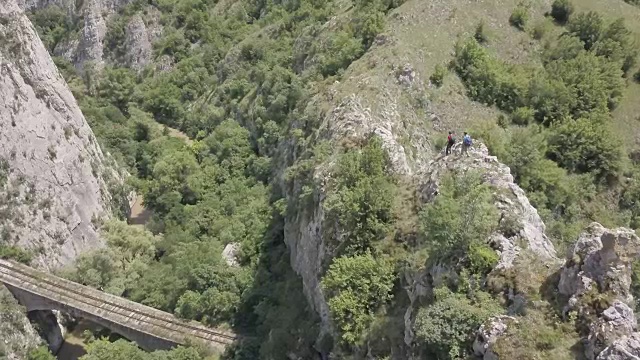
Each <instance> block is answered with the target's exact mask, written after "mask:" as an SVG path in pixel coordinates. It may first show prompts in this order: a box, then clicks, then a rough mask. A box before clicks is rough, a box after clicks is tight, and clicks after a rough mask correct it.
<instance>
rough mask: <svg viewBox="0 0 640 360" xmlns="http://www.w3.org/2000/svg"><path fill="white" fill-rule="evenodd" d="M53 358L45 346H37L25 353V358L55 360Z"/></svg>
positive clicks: (30, 359)
mask: <svg viewBox="0 0 640 360" xmlns="http://www.w3.org/2000/svg"><path fill="white" fill-rule="evenodd" d="M55 358H56V357H55V356H53V354H51V352H50V351H49V349H47V347H46V346H39V347H37V348H35V349H33V350H31V351H30V352H29V354H28V355H27V360H55Z"/></svg>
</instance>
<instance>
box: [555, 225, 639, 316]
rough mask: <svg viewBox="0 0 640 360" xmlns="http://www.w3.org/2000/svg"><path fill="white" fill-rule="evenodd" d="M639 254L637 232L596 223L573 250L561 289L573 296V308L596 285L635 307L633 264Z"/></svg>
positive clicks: (559, 285) (568, 255)
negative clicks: (632, 283) (632, 286)
mask: <svg viewBox="0 0 640 360" xmlns="http://www.w3.org/2000/svg"><path fill="white" fill-rule="evenodd" d="M639 254H640V238H638V236H636V234H635V232H634V231H633V230H630V229H625V228H618V229H614V230H609V229H606V228H605V227H603V226H602V225H600V224H598V223H592V224H591V225H589V227H588V228H587V229H586V231H585V232H583V233H582V234H581V235H580V237H579V238H578V241H577V242H576V244H575V245H574V247H573V248H572V249H570V250H569V253H568V254H567V262H566V264H565V266H564V267H563V269H562V273H561V275H560V282H559V284H558V290H559V291H560V293H561V294H563V295H566V296H569V297H570V300H569V307H570V308H571V307H573V306H574V305H576V303H577V302H578V300H579V298H580V296H581V295H582V294H584V293H585V292H587V291H589V290H591V289H592V287H594V286H596V287H597V289H598V291H600V292H606V293H609V294H611V295H612V296H613V297H615V298H617V299H619V300H621V301H623V302H625V303H627V304H632V303H633V297H632V296H631V293H630V291H629V288H630V287H631V262H632V261H633V259H634V258H636V257H637V256H638V255H639Z"/></svg>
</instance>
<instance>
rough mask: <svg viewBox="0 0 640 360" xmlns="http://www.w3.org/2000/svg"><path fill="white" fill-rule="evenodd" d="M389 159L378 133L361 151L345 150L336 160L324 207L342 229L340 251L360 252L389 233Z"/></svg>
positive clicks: (391, 197) (391, 198) (390, 222)
mask: <svg viewBox="0 0 640 360" xmlns="http://www.w3.org/2000/svg"><path fill="white" fill-rule="evenodd" d="M388 161H389V160H388V157H387V153H386V151H385V150H384V149H383V148H382V141H381V140H380V138H379V137H377V136H373V137H371V138H370V139H369V140H368V141H367V144H366V145H365V146H364V147H363V148H362V149H361V150H360V149H351V150H347V152H346V153H345V154H343V155H342V156H341V157H340V159H339V160H338V164H337V169H336V172H335V185H334V187H335V190H334V192H333V193H332V194H330V195H329V196H328V197H327V200H326V202H325V207H326V209H327V211H328V215H329V216H330V218H331V219H333V220H334V221H335V222H336V223H337V225H338V229H336V230H338V231H340V232H345V236H344V240H343V243H342V244H339V247H340V250H339V251H340V252H341V253H344V254H358V253H360V254H361V253H363V252H366V251H367V250H368V249H371V248H372V247H373V245H374V244H375V243H376V242H378V241H380V240H382V239H384V238H385V237H386V236H388V234H389V231H390V230H391V224H392V220H393V219H392V216H391V215H392V207H393V197H394V191H395V189H394V186H393V183H392V181H391V177H390V176H389V175H388Z"/></svg>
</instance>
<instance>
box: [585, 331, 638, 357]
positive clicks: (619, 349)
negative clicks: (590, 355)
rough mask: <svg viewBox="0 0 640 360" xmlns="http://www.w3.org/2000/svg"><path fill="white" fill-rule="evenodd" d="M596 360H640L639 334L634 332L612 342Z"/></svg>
mask: <svg viewBox="0 0 640 360" xmlns="http://www.w3.org/2000/svg"><path fill="white" fill-rule="evenodd" d="M596 360H640V334H639V333H637V332H636V333H633V334H632V335H631V336H626V337H623V338H622V339H619V340H616V341H614V342H613V344H611V345H610V346H609V347H607V348H606V349H604V350H603V351H602V352H601V353H600V354H599V355H598V357H597V358H596Z"/></svg>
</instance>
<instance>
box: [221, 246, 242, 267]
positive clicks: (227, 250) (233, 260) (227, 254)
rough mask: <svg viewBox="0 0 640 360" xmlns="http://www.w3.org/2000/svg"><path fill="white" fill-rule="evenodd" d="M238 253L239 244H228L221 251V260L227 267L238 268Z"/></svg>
mask: <svg viewBox="0 0 640 360" xmlns="http://www.w3.org/2000/svg"><path fill="white" fill-rule="evenodd" d="M239 251H240V244H239V243H229V244H227V246H225V247H224V250H222V258H223V259H224V261H226V262H227V265H229V266H234V267H236V266H240V264H239V263H238V258H237V256H238V252H239Z"/></svg>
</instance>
